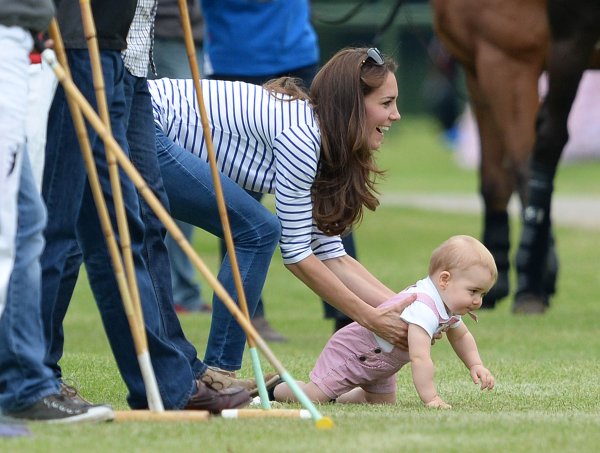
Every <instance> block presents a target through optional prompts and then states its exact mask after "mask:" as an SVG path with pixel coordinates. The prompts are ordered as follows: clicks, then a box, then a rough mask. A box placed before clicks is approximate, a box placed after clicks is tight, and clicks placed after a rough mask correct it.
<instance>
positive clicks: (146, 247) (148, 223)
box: [125, 71, 206, 376]
mask: <svg viewBox="0 0 600 453" xmlns="http://www.w3.org/2000/svg"><path fill="white" fill-rule="evenodd" d="M125 97H126V98H127V99H130V103H129V105H130V107H129V112H128V113H127V117H128V118H129V122H128V125H127V142H128V144H129V155H130V158H131V161H132V163H133V164H134V165H135V167H136V168H137V170H138V171H139V172H140V174H141V176H142V177H143V178H144V180H145V181H146V183H147V184H148V186H149V187H150V189H151V190H152V192H153V193H154V194H155V195H156V196H157V198H158V199H159V201H160V202H161V204H162V205H163V206H164V207H165V208H166V209H167V211H168V210H169V200H168V199H167V194H166V192H165V187H164V184H163V180H162V176H161V173H160V168H159V166H158V159H157V157H156V147H155V134H154V130H155V129H154V116H153V114H152V102H151V99H150V93H149V91H148V84H147V81H146V79H145V78H141V77H134V76H132V75H131V74H130V73H129V72H127V71H126V73H125ZM139 207H140V214H139V215H140V218H141V220H142V222H143V224H144V236H143V247H142V248H141V251H142V255H143V257H144V259H145V261H146V264H147V269H148V276H149V277H150V280H151V284H152V290H153V293H154V295H155V296H154V297H155V298H156V299H157V302H158V308H159V310H160V320H161V323H162V326H163V327H162V328H163V329H164V332H165V334H166V339H168V341H170V342H172V343H174V344H175V346H176V347H177V349H179V350H180V351H181V352H182V353H183V354H184V355H185V356H186V357H187V359H188V361H189V363H190V365H191V366H192V368H193V370H194V373H195V374H196V375H197V376H198V375H200V374H202V373H203V372H204V371H205V370H206V366H204V365H203V364H202V363H201V362H200V361H199V360H198V353H197V351H196V348H195V347H194V346H193V345H192V344H191V343H190V342H189V341H188V340H187V338H186V337H185V335H184V333H183V331H182V329H181V325H180V323H179V319H178V318H177V314H176V313H175V307H174V305H173V293H172V287H171V279H170V262H169V255H168V252H167V249H166V247H165V242H164V239H165V234H166V229H165V227H164V226H163V224H162V222H161V221H160V220H159V219H158V217H157V216H156V214H155V213H154V211H153V210H152V209H151V208H150V206H148V204H147V203H146V201H145V200H143V199H142V198H141V197H140V202H139Z"/></svg>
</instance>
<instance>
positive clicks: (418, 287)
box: [375, 277, 462, 352]
mask: <svg viewBox="0 0 600 453" xmlns="http://www.w3.org/2000/svg"><path fill="white" fill-rule="evenodd" d="M403 293H411V294H412V293H424V294H427V295H428V296H429V297H431V299H433V301H434V303H435V308H436V310H437V313H434V311H433V308H432V307H430V306H429V305H427V304H426V303H425V302H422V301H420V300H419V299H417V300H415V301H414V302H413V303H412V304H410V305H409V306H408V307H406V308H405V309H404V311H403V312H402V313H401V315H400V319H402V320H403V321H406V322H407V323H408V324H415V325H417V326H420V327H422V328H423V329H424V330H425V331H426V332H427V333H428V334H429V336H430V337H431V338H433V336H434V335H435V334H436V333H438V332H440V331H442V330H445V329H447V328H451V329H454V328H456V327H458V326H459V325H460V324H461V323H462V319H461V317H460V316H459V315H452V316H451V315H450V314H449V313H448V311H447V310H446V306H445V305H444V302H443V301H442V298H441V296H440V293H439V292H438V290H437V288H436V287H435V285H434V284H433V282H432V281H431V278H429V277H426V278H424V279H422V280H419V281H418V282H417V283H415V284H414V285H413V286H411V287H409V288H407V289H406V290H404V291H403ZM438 314H439V317H438ZM375 340H377V343H378V344H379V346H380V347H381V349H383V350H384V351H385V352H390V351H391V350H392V349H393V348H394V346H393V345H392V344H391V343H389V342H388V341H386V340H384V339H383V338H381V337H379V336H377V335H375Z"/></svg>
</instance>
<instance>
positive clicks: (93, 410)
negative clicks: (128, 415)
mask: <svg viewBox="0 0 600 453" xmlns="http://www.w3.org/2000/svg"><path fill="white" fill-rule="evenodd" d="M5 415H7V416H9V417H12V418H18V419H21V420H29V421H40V422H46V423H77V422H104V421H110V420H113V419H114V418H115V414H114V412H113V410H112V408H111V407H110V406H96V405H92V404H81V403H80V402H78V401H73V400H71V399H70V398H68V397H66V396H65V395H62V394H60V393H56V394H53V395H48V396H45V397H43V398H42V399H40V400H39V401H38V402H36V403H34V404H33V405H32V406H29V407H28V408H27V409H24V410H22V411H16V412H7V413H6V414H5Z"/></svg>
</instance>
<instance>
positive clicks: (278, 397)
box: [273, 381, 331, 403]
mask: <svg viewBox="0 0 600 453" xmlns="http://www.w3.org/2000/svg"><path fill="white" fill-rule="evenodd" d="M296 382H297V384H298V386H299V387H300V388H301V389H302V391H303V392H304V393H305V394H306V396H307V397H308V398H309V399H310V400H311V401H312V402H313V403H328V402H330V401H331V398H330V397H329V396H327V395H326V394H325V393H323V391H322V390H321V389H320V388H319V387H317V386H316V385H315V384H314V383H313V382H307V383H303V382H301V381H296ZM273 396H274V397H275V401H281V402H283V403H293V402H298V398H297V397H296V395H295V394H294V392H292V389H291V388H290V386H289V385H288V384H287V383H286V382H282V383H281V384H278V385H277V386H276V387H275V389H274V390H273Z"/></svg>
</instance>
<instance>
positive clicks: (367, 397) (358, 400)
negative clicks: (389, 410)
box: [335, 387, 396, 404]
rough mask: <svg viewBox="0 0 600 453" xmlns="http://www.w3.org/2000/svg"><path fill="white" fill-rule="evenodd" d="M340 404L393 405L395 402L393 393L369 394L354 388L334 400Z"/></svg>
mask: <svg viewBox="0 0 600 453" xmlns="http://www.w3.org/2000/svg"><path fill="white" fill-rule="evenodd" d="M335 402H336V403H340V404H394V403H395V402H396V394H395V393H371V392H367V391H366V390H363V389H362V388H360V387H356V388H354V389H352V390H350V391H349V392H347V393H344V394H343V395H340V396H339V397H338V398H337V399H336V400H335Z"/></svg>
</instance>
